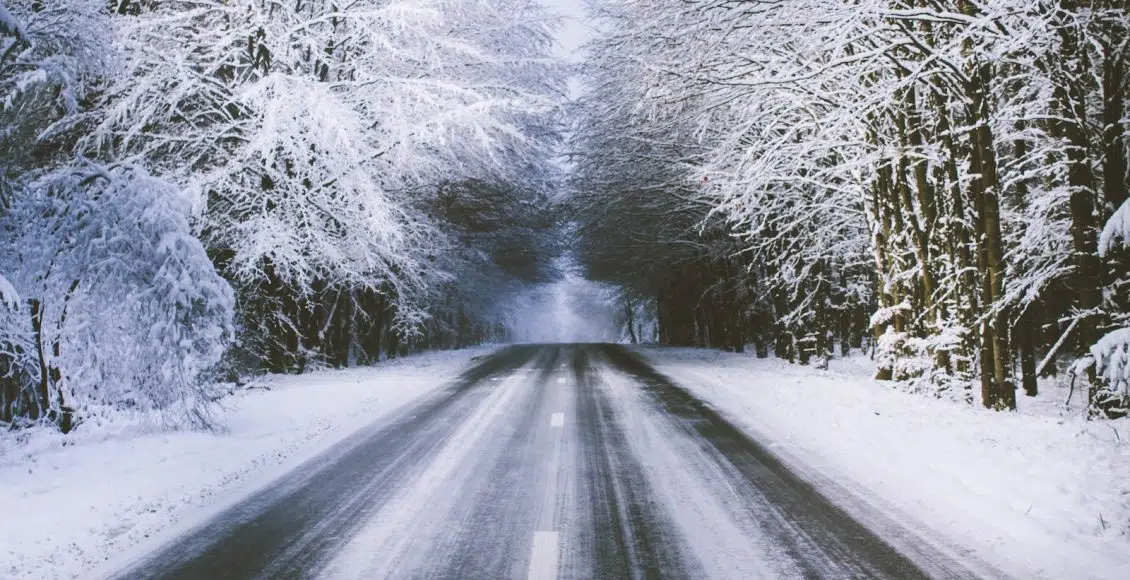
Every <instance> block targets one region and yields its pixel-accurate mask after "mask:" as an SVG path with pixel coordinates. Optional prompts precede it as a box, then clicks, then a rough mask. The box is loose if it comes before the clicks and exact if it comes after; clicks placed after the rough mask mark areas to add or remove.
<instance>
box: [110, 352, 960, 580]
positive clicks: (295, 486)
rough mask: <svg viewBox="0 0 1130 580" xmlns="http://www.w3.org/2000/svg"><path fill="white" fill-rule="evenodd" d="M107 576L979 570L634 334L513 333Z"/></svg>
mask: <svg viewBox="0 0 1130 580" xmlns="http://www.w3.org/2000/svg"><path fill="white" fill-rule="evenodd" d="M885 537H887V538H889V537H890V530H889V527H888V529H887V533H886V535H885ZM903 544H904V545H905V542H904V543H903ZM118 577H119V578H128V579H134V578H138V579H169V580H172V579H177V580H180V579H193V580H195V579H220V578H233V579H244V578H343V579H346V578H348V579H353V578H366V579H368V578H445V579H479V578H482V579H495V578H518V579H531V580H532V579H539V580H540V579H571V578H578V579H579V578H608V579H620V578H734V579H752V578H891V579H900V580H903V579H913V578H927V577H945V578H971V577H974V574H972V573H971V572H968V571H966V570H965V569H964V568H963V567H962V566H961V565H960V564H959V563H957V562H956V561H955V560H954V559H953V558H951V557H949V556H946V555H943V554H942V553H940V552H935V551H933V549H932V548H929V547H927V546H916V547H914V549H910V550H907V549H903V550H902V551H900V550H896V549H895V548H894V547H892V545H891V544H890V543H888V542H887V541H885V540H884V539H883V538H881V537H879V536H878V535H877V534H876V533H874V532H872V531H871V530H869V529H868V528H867V527H866V526H864V525H863V524H862V523H860V522H859V521H857V520H855V519H853V518H852V517H851V516H849V515H848V513H847V512H845V511H844V510H843V509H841V508H840V507H838V506H836V505H835V504H833V503H832V502H831V501H830V500H828V499H827V498H825V497H824V496H823V495H822V494H821V493H820V491H818V490H817V489H816V488H814V487H813V486H812V485H810V484H809V483H807V482H806V481H805V480H804V479H802V478H801V477H799V476H798V475H796V474H794V473H793V472H792V471H790V470H789V468H788V467H787V466H786V465H784V464H783V463H782V462H781V461H779V460H778V459H777V458H776V457H775V456H774V455H773V454H772V453H770V452H769V451H767V450H766V449H765V448H764V447H763V446H762V445H760V444H759V443H758V442H756V441H754V440H752V439H751V438H750V437H748V436H747V435H746V434H744V433H743V432H741V431H740V430H739V429H737V428H736V427H734V426H733V425H732V424H731V423H730V422H729V421H727V420H726V418H724V417H723V416H721V415H720V414H719V413H717V412H716V411H714V410H713V409H712V408H710V407H709V406H708V405H706V404H705V403H703V402H701V401H699V400H697V399H695V398H694V397H693V396H691V395H690V394H689V393H688V392H687V391H686V390H684V389H683V388H681V387H679V386H678V385H676V384H674V383H673V382H672V381H670V380H669V379H667V378H666V377H664V376H663V375H662V374H660V373H659V372H657V371H656V370H655V369H654V368H653V367H651V366H650V365H649V364H648V363H647V362H646V361H644V360H643V359H642V358H640V357H639V356H637V355H636V354H634V353H633V352H631V351H630V350H628V349H626V348H624V347H620V346H616V345H544V346H534V345H528V346H513V347H508V348H504V349H502V350H500V351H498V352H496V353H495V354H493V355H491V356H489V357H487V358H485V359H483V360H481V361H479V362H478V364H476V365H475V366H473V367H472V368H470V369H468V370H467V371H466V372H464V374H463V375H462V376H461V377H460V378H459V379H458V380H457V381H455V383H454V384H452V385H450V386H449V387H448V388H446V389H444V390H441V391H440V392H438V393H437V394H435V395H432V396H430V397H428V398H426V399H424V400H422V401H420V402H417V403H415V404H414V405H412V406H410V407H409V408H408V409H406V410H404V411H402V412H401V413H400V414H399V415H398V416H397V417H396V418H394V419H393V420H392V421H384V422H381V423H380V424H379V425H374V426H372V427H370V428H368V429H364V430H362V431H360V432H358V433H357V434H355V435H353V436H352V437H351V438H349V439H348V440H346V441H344V442H342V443H341V444H339V445H338V446H336V447H334V448H333V449H331V450H330V451H328V452H327V453H325V454H323V455H322V456H320V457H318V458H316V459H314V460H312V461H310V462H309V463H307V464H305V465H302V466H300V467H299V468H297V469H295V470H294V471H293V472H291V473H290V474H288V475H286V476H284V477H282V478H280V480H279V481H277V482H275V483H274V484H272V485H270V486H268V487H267V488H266V489H264V490H262V491H260V492H258V493H257V494H255V495H252V496H251V497H249V498H247V499H245V500H244V501H242V502H240V503H239V504H237V505H235V506H233V507H232V508H230V509H228V510H227V511H224V512H222V513H220V514H219V515H218V516H216V517H215V518H214V519H212V520H211V521H209V522H207V523H206V524H204V525H202V526H200V527H199V528H197V529H195V530H193V531H191V532H189V533H188V534H186V535H184V536H182V537H181V538H178V539H176V540H174V541H172V542H170V543H169V544H167V545H166V546H164V547H162V548H161V549H159V550H157V551H156V552H154V553H152V554H150V555H148V556H147V557H145V558H144V559H142V560H140V561H138V562H135V563H133V564H132V565H131V566H130V567H129V568H127V569H126V570H125V571H123V572H121V573H120V574H119V576H118Z"/></svg>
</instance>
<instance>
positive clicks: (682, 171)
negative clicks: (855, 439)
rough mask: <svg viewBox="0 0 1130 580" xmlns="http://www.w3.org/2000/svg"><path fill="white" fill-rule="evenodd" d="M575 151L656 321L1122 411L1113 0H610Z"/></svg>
mask: <svg viewBox="0 0 1130 580" xmlns="http://www.w3.org/2000/svg"><path fill="white" fill-rule="evenodd" d="M596 15H597V17H598V18H599V21H600V23H601V24H600V26H601V28H602V29H603V30H605V31H607V35H605V36H602V37H601V38H600V39H598V40H597V41H594V42H593V43H591V44H590V46H589V55H588V57H589V60H588V61H587V62H588V64H587V65H586V70H585V79H586V84H587V94H586V96H585V98H583V99H582V100H581V102H580V103H578V104H577V108H576V117H575V120H576V127H575V129H574V138H573V148H572V151H573V152H574V154H575V156H576V164H577V173H576V175H575V176H574V181H573V190H574V191H575V192H576V199H575V208H574V209H575V211H576V212H577V215H578V216H579V217H578V220H579V223H580V225H579V226H578V230H579V247H580V255H581V256H582V258H583V262H584V263H585V265H586V267H587V270H588V272H589V273H590V275H591V276H593V277H594V278H596V279H600V280H605V281H609V282H613V283H616V284H620V285H622V286H623V287H624V288H625V289H626V292H627V294H629V295H631V296H634V297H635V298H636V299H644V300H648V301H651V302H653V303H654V304H655V305H656V306H655V311H656V316H657V318H658V322H659V329H660V330H659V333H658V338H659V340H661V341H662V342H665V343H668V344H678V345H702V346H717V347H727V348H733V349H741V348H743V345H745V344H747V343H752V344H754V345H755V346H756V348H757V350H758V352H759V354H761V355H768V353H769V352H774V353H775V354H776V355H777V356H781V357H785V358H788V359H790V360H796V361H798V362H802V363H807V362H815V363H816V364H825V363H826V361H827V360H828V359H829V358H830V357H832V356H833V355H834V354H836V353H845V352H847V351H849V350H851V349H853V348H864V347H866V348H870V349H872V350H873V353H874V356H875V358H876V360H877V362H878V378H879V379H884V380H891V381H896V382H897V383H898V384H900V385H903V386H904V387H905V388H909V389H912V390H915V391H919V392H926V393H930V394H932V395H935V396H944V397H950V398H954V399H958V400H964V401H969V402H972V401H974V400H979V401H980V402H981V403H982V404H984V405H985V406H987V407H990V408H997V409H1015V408H1016V405H1017V397H1016V393H1017V391H1018V390H1023V392H1024V393H1025V394H1027V395H1036V394H1037V391H1038V386H1037V377H1038V375H1039V374H1040V373H1043V374H1049V373H1056V372H1066V373H1068V376H1067V378H1068V380H1071V381H1073V384H1079V385H1086V389H1085V390H1086V393H1087V395H1086V396H1087V398H1088V402H1089V409H1090V412H1091V413H1092V414H1093V415H1108V416H1117V415H1122V414H1125V413H1126V410H1127V408H1128V404H1130V390H1128V389H1130V387H1128V384H1130V383H1128V381H1130V355H1128V354H1127V353H1128V349H1130V342H1128V340H1127V339H1128V337H1130V333H1128V332H1127V331H1126V328H1127V326H1128V325H1130V303H1128V301H1130V288H1128V283H1130V274H1128V273H1130V268H1128V266H1130V262H1128V261H1127V260H1128V254H1127V242H1128V240H1130V206H1128V205H1127V195H1128V193H1127V166H1128V160H1130V147H1128V145H1130V144H1128V139H1127V136H1126V134H1127V124H1128V123H1130V119H1128V116H1127V102H1128V99H1130V92H1128V91H1130V75H1128V74H1127V73H1128V68H1127V67H1128V66H1130V62H1128V59H1130V34H1128V30H1127V29H1128V28H1130V15H1128V11H1127V6H1126V4H1125V3H1124V2H1121V1H1118V0H1092V1H1070V0H1007V1H994V2H983V1H979V0H863V1H851V2H848V1H844V0H763V1H739V0H688V1H686V2H678V3H671V2H661V1H658V0H628V1H625V2H616V3H600V4H598V5H597V12H596Z"/></svg>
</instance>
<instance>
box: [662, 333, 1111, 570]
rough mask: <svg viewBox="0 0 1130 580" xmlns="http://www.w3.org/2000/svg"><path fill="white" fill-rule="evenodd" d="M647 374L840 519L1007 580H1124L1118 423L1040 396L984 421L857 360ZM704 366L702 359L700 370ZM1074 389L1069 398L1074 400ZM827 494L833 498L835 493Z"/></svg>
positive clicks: (691, 367)
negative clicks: (719, 415)
mask: <svg viewBox="0 0 1130 580" xmlns="http://www.w3.org/2000/svg"><path fill="white" fill-rule="evenodd" d="M644 352H645V354H647V355H648V356H649V358H650V359H651V360H652V361H653V362H654V363H655V364H656V366H657V368H658V369H659V370H660V371H661V372H663V373H665V374H667V375H668V376H669V377H671V378H672V379H674V380H675V381H676V382H678V383H679V384H681V385H683V386H685V387H686V388H688V389H690V390H691V391H692V392H693V393H694V394H696V395H697V396H699V397H701V398H702V399H703V400H705V401H707V402H709V403H710V404H711V405H713V406H715V407H716V408H718V409H719V410H720V411H722V412H723V413H725V414H726V415H727V416H729V417H730V418H731V419H732V420H734V421H735V422H736V424H738V425H741V426H742V427H743V428H745V429H746V430H747V431H749V432H750V433H751V434H752V435H753V436H755V437H757V438H758V439H759V440H761V441H763V442H765V443H766V444H768V445H769V446H770V448H772V449H773V450H774V451H775V452H777V453H778V454H780V455H781V456H782V458H783V459H785V460H786V461H787V462H789V463H790V464H792V465H795V466H797V469H798V471H800V472H802V473H804V474H805V475H806V476H808V477H809V478H810V479H812V480H813V481H814V483H816V484H817V485H822V487H825V488H826V489H827V488H835V489H832V490H831V491H830V493H829V495H831V496H833V497H834V499H837V500H838V501H844V497H847V498H849V499H847V501H848V502H849V503H850V502H851V501H855V502H857V504H858V505H857V506H856V507H857V508H863V507H864V506H865V509H852V508H851V506H850V505H849V506H848V507H849V511H853V513H856V514H857V515H861V516H862V517H863V518H864V519H865V520H866V513H867V512H868V510H870V511H871V512H872V513H874V512H875V511H878V512H880V513H883V514H884V515H885V516H886V517H888V518H891V519H894V520H895V521H900V522H902V523H903V524H904V525H906V526H907V527H909V528H912V529H920V530H922V538H921V540H922V541H929V542H930V543H933V544H936V545H939V544H940V545H943V547H948V548H950V550H951V552H955V553H956V554H957V555H958V556H959V557H960V558H962V559H965V560H968V561H970V562H984V563H987V564H988V565H989V566H990V567H992V568H997V569H998V570H999V571H1000V572H1004V573H1005V574H1008V575H1012V576H1015V577H1018V578H1072V579H1081V578H1111V579H1114V578H1130V420H1127V419H1121V420H1118V421H1094V422H1087V421H1085V420H1083V418H1082V416H1081V412H1080V410H1079V409H1078V408H1076V409H1071V410H1063V405H1062V403H1063V400H1064V399H1063V397H1064V396H1065V393H1064V392H1062V391H1060V390H1055V389H1049V390H1050V391H1051V392H1050V393H1049V394H1048V395H1041V397H1038V398H1037V399H1036V400H1031V399H1024V400H1022V401H1020V403H1021V404H1022V406H1023V407H1024V409H1022V411H1021V412H1019V413H1011V414H1009V413H1004V414H1002V413H995V412H991V411H985V410H982V409H973V408H969V407H965V406H962V405H959V404H954V403H949V402H945V401H938V400H932V399H926V398H923V397H920V396H916V395H910V394H907V393H902V392H899V391H895V390H893V389H891V388H889V387H887V386H884V385H883V384H881V383H878V382H876V381H872V380H870V379H869V378H868V375H869V374H870V372H871V368H870V364H869V362H870V361H866V360H865V359H864V360H858V359H849V360H846V361H845V360H838V361H833V362H832V368H831V370H830V371H817V370H814V369H812V368H806V367H799V366H793V365H788V364H786V363H783V362H781V361H776V360H758V359H756V358H753V357H752V356H749V355H734V354H724V353H718V352H712V351H701V350H690V349H662V350H660V349H647V350H645V351H644ZM704 363H709V364H704ZM1081 398H1082V397H1080V396H1079V395H1078V393H1077V394H1076V399H1077V400H1078V399H1081ZM837 494H839V495H840V496H841V497H836V496H837Z"/></svg>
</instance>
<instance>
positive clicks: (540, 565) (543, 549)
mask: <svg viewBox="0 0 1130 580" xmlns="http://www.w3.org/2000/svg"><path fill="white" fill-rule="evenodd" d="M526 578H527V580H557V532H534V549H533V553H531V554H530V573H529V574H528V575H527V576H526Z"/></svg>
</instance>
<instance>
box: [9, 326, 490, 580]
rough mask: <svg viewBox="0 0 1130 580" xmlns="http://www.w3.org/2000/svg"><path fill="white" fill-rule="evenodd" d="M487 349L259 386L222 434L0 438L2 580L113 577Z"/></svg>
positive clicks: (133, 431)
mask: <svg viewBox="0 0 1130 580" xmlns="http://www.w3.org/2000/svg"><path fill="white" fill-rule="evenodd" d="M489 350H491V349H490V348H478V349H470V350H463V351H454V352H441V353H429V354H424V355H420V356H414V357H408V358H404V359H399V360H396V361H391V362H387V363H382V364H381V365H379V366H377V367H373V368H361V369H350V370H344V371H321V372H316V373H311V374H308V375H303V376H269V377H264V378H263V379H260V380H257V381H255V382H254V383H252V384H250V385H248V386H247V388H244V389H241V390H239V391H237V392H235V393H234V394H232V395H230V396H229V397H227V398H226V399H225V400H224V401H223V404H224V407H225V411H224V413H223V418H222V424H223V425H224V427H225V431H224V432H222V433H202V432H160V431H158V430H156V429H155V428H153V427H152V425H150V424H149V423H150V422H147V421H144V420H136V419H135V420H130V419H128V418H124V417H119V418H116V419H115V420H111V421H107V422H106V423H104V424H102V425H95V424H84V425H83V426H82V427H81V428H80V429H78V430H77V431H75V432H73V433H72V434H70V435H67V436H64V435H60V434H58V433H57V432H48V431H46V430H43V431H25V432H20V431H17V432H13V433H7V434H3V435H0V513H3V514H4V517H3V518H0V577H2V578H5V579H6V580H19V579H22V578H29V579H30V578H35V579H37V580H45V579H49V578H74V577H77V576H79V575H80V574H83V573H87V572H89V571H90V570H91V569H92V568H93V567H95V566H99V565H102V566H105V567H106V569H105V571H106V572H111V571H112V570H113V569H114V568H115V567H116V566H115V564H116V563H117V562H118V561H119V560H123V559H126V558H127V557H128V555H129V554H135V555H136V554H142V553H145V552H146V551H148V550H151V549H153V548H155V547H157V546H158V545H159V544H160V543H161V542H162V541H164V540H167V539H169V538H172V537H174V536H175V535H177V534H178V533H179V532H183V531H185V530H187V529H188V528H190V527H192V526H193V525H194V524H198V523H200V522H202V521H204V520H205V519H206V518H207V517H208V516H210V515H212V514H215V513H217V512H218V511H220V510H221V509H222V508H223V507H225V506H230V505H231V504H233V503H235V502H236V501H238V500H240V499H242V498H243V497H246V496H247V495H249V494H251V493H252V492H254V491H255V490H257V489H258V488H260V487H263V486H264V485H266V484H268V483H269V482H271V481H272V480H274V479H275V478H277V477H278V476H281V475H283V474H285V473H286V472H287V471H289V470H290V469H292V468H294V467H296V466H297V465H299V464H301V463H302V462H303V461H305V460H307V459H309V458H311V457H313V456H315V455H317V454H318V453H320V452H322V451H324V450H326V449H327V448H328V447H330V446H331V445H333V444H334V443H337V442H339V441H341V440H343V439H344V438H345V437H346V436H347V435H349V434H350V433H352V432H354V431H356V430H357V429H359V428H361V427H363V426H365V425H369V424H370V423H372V422H373V421H378V420H380V419H381V418H382V417H387V416H388V415H389V414H390V413H392V412H394V411H395V410H396V409H399V408H402V407H403V406H405V405H407V404H408V403H410V402H411V401H413V400H415V399H417V398H418V397H420V396H422V395H424V394H426V393H428V392H432V391H435V390H436V389H438V388H440V387H442V386H443V385H445V384H447V383H448V380H449V379H451V378H453V377H454V376H455V375H456V373H457V372H459V370H461V368H462V367H464V366H465V365H466V364H467V363H468V362H469V361H470V359H471V358H472V357H475V356H478V355H482V354H485V353H487V352H489Z"/></svg>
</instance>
